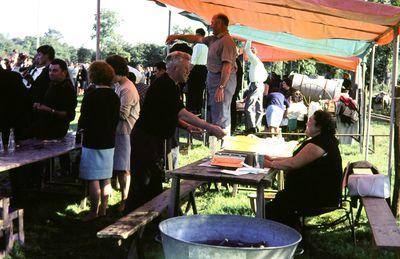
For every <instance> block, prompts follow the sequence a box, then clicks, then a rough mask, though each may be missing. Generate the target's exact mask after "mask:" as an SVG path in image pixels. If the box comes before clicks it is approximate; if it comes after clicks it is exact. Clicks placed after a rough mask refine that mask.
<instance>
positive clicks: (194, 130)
mask: <svg viewBox="0 0 400 259" xmlns="http://www.w3.org/2000/svg"><path fill="white" fill-rule="evenodd" d="M186 130H187V131H189V132H190V134H192V135H194V136H196V137H199V136H201V135H202V134H203V133H204V130H203V129H201V128H199V127H196V126H193V125H190V126H188V127H187V128H186Z"/></svg>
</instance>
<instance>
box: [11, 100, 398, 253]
mask: <svg viewBox="0 0 400 259" xmlns="http://www.w3.org/2000/svg"><path fill="white" fill-rule="evenodd" d="M79 98H80V99H79V100H80V101H81V98H82V97H79ZM79 103H80V102H79ZM79 109H80V106H78V107H77V114H79ZM78 117H79V116H76V119H75V120H74V121H73V122H72V123H71V129H76V125H77V120H78ZM372 133H375V134H388V133H389V127H388V124H385V123H373V128H372ZM181 135H182V136H181V138H180V142H182V143H185V142H186V141H185V139H184V134H181ZM183 146H184V144H183ZM387 146H388V138H384V137H379V138H376V147H375V152H374V153H371V154H370V157H369V161H371V162H372V163H373V164H375V165H376V166H377V167H378V168H379V169H380V170H381V171H382V172H384V173H385V172H386V171H387V153H388V150H387V149H388V148H387ZM340 150H341V153H342V157H343V166H345V165H346V164H347V162H348V161H356V160H363V159H364V157H363V155H362V154H360V153H359V147H358V145H357V144H355V145H352V146H346V145H340ZM180 151H181V155H180V157H179V166H183V165H186V164H189V163H191V162H194V161H196V160H198V159H200V158H203V157H205V156H208V155H209V154H210V151H209V149H208V148H207V147H204V146H203V145H202V143H201V142H200V141H198V140H194V147H193V148H192V149H191V150H190V151H189V152H188V151H187V148H185V147H182V148H181V150H180ZM164 185H165V186H164V187H166V188H167V187H169V184H168V183H166V184H164ZM81 194H82V190H81V189H79V188H72V187H69V188H64V189H63V188H56V192H50V193H47V192H44V193H40V194H37V193H30V194H29V195H28V196H27V197H26V200H27V205H26V207H25V217H24V221H25V233H26V244H25V246H24V247H21V246H19V245H15V246H14V248H13V253H12V254H11V256H9V258H126V255H127V251H128V249H129V245H130V240H128V241H127V242H124V243H123V244H122V246H121V247H116V246H114V245H112V244H111V243H110V242H107V241H105V240H100V239H98V238H97V237H96V233H97V231H99V230H101V229H103V228H104V227H106V226H108V225H110V224H111V223H113V222H114V221H115V220H117V219H118V218H120V217H121V214H120V213H118V212H117V210H116V204H117V203H118V201H119V199H120V194H119V192H117V191H116V190H113V194H112V197H111V199H110V208H109V210H108V215H107V217H105V218H100V219H98V220H96V221H94V222H91V223H83V222H81V218H82V216H83V215H84V213H85V212H86V211H87V210H88V208H84V209H81V208H79V206H78V205H79V201H80V198H81ZM247 194H248V192H246V191H239V193H238V194H237V196H236V197H232V195H231V190H228V189H226V188H225V187H221V189H220V191H216V190H215V189H214V187H212V188H211V189H210V190H208V191H206V190H204V189H202V190H200V191H198V192H196V203H197V207H198V211H199V213H200V214H237V215H252V216H254V214H253V212H252V210H251V208H250V203H249V199H248V198H247ZM190 213H191V212H190ZM338 216H340V215H339V213H338V212H333V213H330V214H327V215H325V216H324V217H315V218H313V219H312V221H311V222H310V223H313V222H314V223H315V222H320V221H323V220H329V219H334V218H336V217H338ZM156 233H157V225H156V224H151V225H149V227H148V228H147V229H146V231H145V234H144V251H145V255H146V258H163V252H162V246H161V245H160V244H158V243H156V242H155V241H154V236H155V235H156ZM308 238H309V239H310V240H311V244H310V247H309V248H307V249H306V252H305V254H304V255H302V256H301V257H300V258H369V257H370V254H371V247H372V246H371V244H372V243H371V234H370V229H369V226H368V223H367V219H366V217H365V214H364V213H363V214H362V218H361V224H360V226H359V227H358V228H357V238H358V244H357V246H355V247H354V246H353V245H352V242H351V235H350V230H349V228H348V227H347V226H346V225H339V226H337V227H336V228H334V229H328V230H322V231H312V232H310V233H309V236H308ZM378 258H395V257H394V254H393V253H391V252H387V251H379V252H378Z"/></svg>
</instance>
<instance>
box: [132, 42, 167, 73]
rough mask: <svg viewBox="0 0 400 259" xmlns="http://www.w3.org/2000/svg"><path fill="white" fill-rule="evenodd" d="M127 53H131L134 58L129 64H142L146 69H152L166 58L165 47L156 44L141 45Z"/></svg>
mask: <svg viewBox="0 0 400 259" xmlns="http://www.w3.org/2000/svg"><path fill="white" fill-rule="evenodd" d="M127 51H129V53H131V57H132V58H131V60H130V62H129V64H130V65H132V66H136V65H138V64H142V65H143V66H145V67H150V66H153V65H154V64H155V63H157V62H159V61H162V60H163V59H164V57H165V51H164V47H163V46H159V45H155V44H148V43H139V44H137V45H135V46H133V47H131V48H130V49H128V50H127Z"/></svg>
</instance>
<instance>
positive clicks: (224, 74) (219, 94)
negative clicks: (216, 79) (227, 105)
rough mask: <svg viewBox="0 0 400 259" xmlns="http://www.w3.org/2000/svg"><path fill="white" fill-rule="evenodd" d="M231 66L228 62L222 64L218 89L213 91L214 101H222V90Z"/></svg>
mask: <svg viewBox="0 0 400 259" xmlns="http://www.w3.org/2000/svg"><path fill="white" fill-rule="evenodd" d="M231 70H232V64H231V63H230V62H223V63H222V70H221V81H220V83H219V85H220V87H218V89H217V90H216V91H215V96H214V97H215V101H216V102H222V101H223V100H224V90H225V87H226V84H227V83H228V80H229V76H230V75H231Z"/></svg>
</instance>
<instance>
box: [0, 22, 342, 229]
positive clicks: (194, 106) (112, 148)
mask: <svg viewBox="0 0 400 259" xmlns="http://www.w3.org/2000/svg"><path fill="white" fill-rule="evenodd" d="M228 25H229V19H228V17H227V16H225V15H224V14H217V15H215V16H214V17H213V18H212V21H211V28H212V30H213V35H210V36H206V35H205V31H204V30H202V29H199V30H196V34H194V35H170V36H168V38H167V39H166V43H168V44H172V43H174V42H175V41H176V40H183V41H186V42H192V43H195V45H194V47H193V49H192V48H191V47H189V46H188V45H187V44H185V43H176V44H175V45H173V46H172V48H171V49H170V53H169V54H168V55H167V57H166V60H165V62H163V61H160V62H158V63H156V64H154V67H153V68H152V69H146V70H145V69H143V68H142V67H138V70H139V72H142V73H143V74H142V76H141V78H137V75H136V74H135V73H134V72H132V71H130V68H129V66H128V63H127V60H126V59H124V58H123V57H121V56H118V55H112V56H109V57H106V58H105V60H104V61H95V62H93V63H91V64H90V66H88V67H87V66H86V65H83V64H76V65H70V67H68V66H67V64H66V62H65V61H63V60H61V59H58V58H56V53H55V51H54V49H53V48H52V47H51V46H49V45H43V46H40V47H39V48H38V49H37V53H36V55H35V58H34V59H33V60H32V61H29V58H28V57H27V56H26V55H24V54H21V53H20V54H18V55H17V54H15V55H14V57H15V58H16V59H15V60H16V61H15V62H10V60H9V62H8V63H7V62H4V60H3V63H4V64H5V66H4V68H3V66H2V67H0V85H1V90H2V95H1V100H0V105H1V109H0V132H2V133H3V135H2V136H3V143H6V142H7V141H8V140H7V139H6V138H7V136H8V134H9V133H8V132H9V130H10V129H11V128H14V129H15V133H16V134H15V137H16V140H17V141H22V140H24V139H28V138H33V137H35V138H40V139H60V138H62V137H64V136H65V135H66V133H67V131H68V128H69V124H70V122H71V121H72V120H73V119H74V117H75V108H76V106H77V95H78V94H80V93H81V91H82V90H84V97H83V100H82V105H81V110H80V117H79V122H78V131H79V132H82V134H83V141H82V154H81V161H80V174H79V176H80V178H81V179H84V180H87V181H88V182H89V198H90V201H91V209H90V212H89V213H88V215H87V216H86V217H85V220H88V221H89V220H93V219H95V218H97V217H99V216H102V215H105V214H106V210H107V206H108V197H109V195H110V192H111V181H110V179H111V178H112V176H113V174H114V175H115V177H116V178H117V179H118V181H119V186H120V191H121V194H122V195H121V202H120V205H119V208H118V209H119V210H120V211H123V212H125V213H129V212H131V211H132V210H134V209H135V208H137V207H139V206H141V205H142V204H144V203H145V202H147V201H149V200H150V199H152V198H153V197H155V196H157V195H158V194H159V193H161V192H162V180H163V179H162V176H163V171H164V170H165V164H166V161H165V160H164V158H165V157H164V153H165V152H166V150H165V149H169V150H170V151H172V150H173V149H175V148H176V147H177V134H176V129H177V128H178V127H180V128H184V129H186V130H188V131H190V132H203V131H204V130H205V131H208V132H209V133H210V135H212V136H215V137H216V138H218V139H220V138H222V137H223V136H225V135H227V134H228V135H229V134H230V133H231V131H232V129H234V128H235V125H232V123H235V122H234V117H235V115H232V112H233V111H235V110H236V98H237V96H238V89H240V88H241V85H242V83H241V79H242V73H243V68H242V67H241V62H240V60H239V59H238V52H237V47H236V44H235V42H234V40H233V38H232V37H231V36H230V34H229V32H228ZM244 52H245V54H246V55H247V56H248V59H249V62H250V68H249V77H248V78H249V84H248V88H247V91H246V94H245V97H244V99H245V115H246V132H247V133H256V132H258V131H259V130H260V129H261V121H262V117H263V114H264V113H265V117H266V123H267V130H269V131H271V132H273V133H278V132H279V128H280V127H281V126H282V125H284V126H285V122H284V118H289V120H290V119H292V120H293V119H294V120H295V121H299V123H300V122H302V123H303V125H304V127H305V125H306V123H305V121H307V119H306V118H305V116H304V114H305V113H304V107H305V106H304V103H302V98H301V93H300V92H299V91H294V90H293V88H292V86H291V84H292V83H291V80H290V79H289V78H288V77H284V78H283V80H281V79H280V78H279V77H278V76H277V75H276V74H274V73H271V74H270V75H268V73H267V71H266V70H265V68H264V65H263V63H262V62H261V61H260V59H259V58H258V57H257V50H256V49H255V48H252V46H251V42H250V41H248V42H246V44H245V47H244ZM206 88H207V93H208V106H209V108H210V118H204V119H201V118H200V117H199V116H198V115H199V114H201V111H202V109H203V108H204V107H203V106H204V99H203V98H204V91H205V89H206ZM79 89H82V90H79ZM185 89H186V90H185ZM184 92H186V107H185V104H184V94H183V93H184ZM232 106H233V107H234V108H233V109H232ZM329 116H330V115H329V114H327V113H325V112H318V113H316V114H315V115H313V116H312V117H311V118H310V120H308V123H307V129H306V133H307V135H308V136H309V137H311V140H310V141H309V142H305V143H304V144H303V145H302V146H301V148H300V149H299V150H298V151H296V152H295V154H294V157H293V158H291V159H277V158H274V159H272V158H268V157H267V158H266V160H265V165H267V166H268V167H272V168H278V169H290V170H292V171H293V173H292V174H291V175H293V177H292V176H291V177H289V178H288V181H289V179H292V178H293V179H295V180H290V181H291V182H292V183H293V184H292V185H288V190H287V191H286V192H282V193H279V194H278V196H277V199H276V201H274V203H271V204H270V205H269V208H268V210H267V213H270V212H271V214H270V216H269V217H270V218H273V219H277V220H280V221H283V220H282V219H281V217H284V218H285V219H288V220H287V221H285V222H287V223H288V224H292V222H291V221H290V220H289V219H290V217H292V216H293V215H292V214H293V213H292V212H293V210H295V209H297V208H298V206H303V205H302V204H303V203H302V201H303V198H302V197H303V196H296V195H297V191H296V190H297V189H296V188H297V187H295V186H296V184H294V183H295V182H296V181H297V180H296V179H297V178H298V177H303V176H304V179H307V178H308V177H311V178H312V179H315V184H316V185H319V184H320V183H322V182H325V181H324V180H323V179H325V178H324V177H325V175H326V174H329V177H328V178H329V179H330V180H332V181H330V180H329V181H328V183H327V185H329V186H331V187H330V189H329V190H331V192H330V194H329V195H328V196H329V197H328V196H326V199H325V198H324V197H325V196H321V198H320V199H319V200H318V202H319V203H316V204H315V205H318V206H322V205H324V204H326V203H332V202H334V201H336V198H337V195H338V193H337V187H338V186H337V179H340V176H339V171H340V170H341V169H340V170H339V164H340V166H341V161H340V153H339V152H338V149H337V142H335V140H334V128H332V125H331V117H329ZM207 120H208V121H210V122H207ZM231 120H232V121H231ZM287 125H288V123H286V126H287ZM326 154H327V155H326ZM331 163H333V164H334V165H335V166H330V164H331ZM321 166H324V167H329V168H331V169H332V170H331V171H332V172H325V171H324V172H320V171H318V172H315V173H313V174H308V172H307V170H308V169H310V168H311V169H313V170H314V171H317V169H318V168H320V167H321ZM43 169H44V165H43V164H42V163H37V164H35V165H33V166H32V165H31V166H27V167H25V168H20V169H15V170H14V172H11V175H12V182H13V188H14V187H15V188H14V189H15V191H16V192H15V194H14V196H15V197H16V198H19V197H21V191H22V190H21V189H23V188H22V186H23V184H21V182H22V181H23V179H21V177H19V176H18V175H19V173H21V171H35V172H36V173H35V174H32V175H36V176H37V177H36V178H37V179H40V176H41V174H42V172H43ZM17 172H18V173H17ZM340 172H341V171H340ZM131 174H132V179H131ZM338 177H339V178H338ZM311 178H310V179H311ZM328 178H326V179H328ZM304 181H305V183H307V181H306V180H304ZM313 183H314V182H313ZM313 186H314V185H312V186H310V190H311V189H312V188H313ZM321 186H322V185H321ZM292 188H293V191H290V190H292ZM289 189H290V190H289ZM324 190H327V189H324V188H322V187H321V188H319V189H318V188H317V189H315V188H314V189H313V191H310V192H309V193H307V194H304V197H306V198H307V197H308V196H313V197H318V195H319V194H320V192H323V191H324ZM288 201H289V203H290V204H292V205H293V206H292V207H290V208H289V207H288V206H287V204H288ZM292 201H293V203H291V202H292ZM282 204H283V205H282ZM285 204H286V205H285ZM282 206H286V207H282ZM282 208H283V210H284V211H283V212H282V211H281V210H282ZM280 209H281V210H280Z"/></svg>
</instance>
